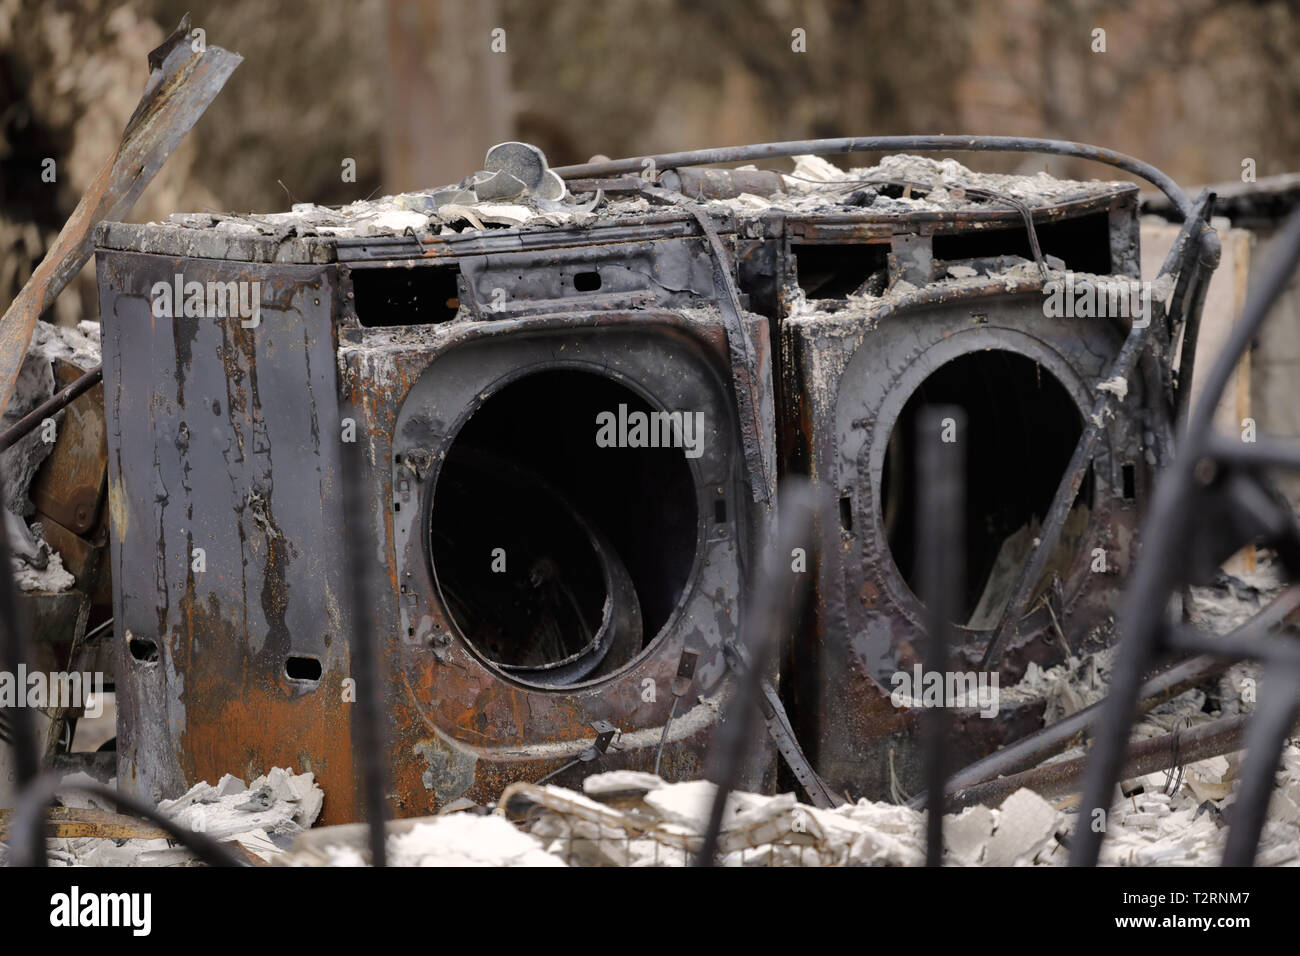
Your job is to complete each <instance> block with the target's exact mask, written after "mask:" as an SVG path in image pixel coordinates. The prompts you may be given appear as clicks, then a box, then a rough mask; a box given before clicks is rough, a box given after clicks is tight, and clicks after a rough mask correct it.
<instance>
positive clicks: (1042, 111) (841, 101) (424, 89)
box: [0, 0, 1300, 323]
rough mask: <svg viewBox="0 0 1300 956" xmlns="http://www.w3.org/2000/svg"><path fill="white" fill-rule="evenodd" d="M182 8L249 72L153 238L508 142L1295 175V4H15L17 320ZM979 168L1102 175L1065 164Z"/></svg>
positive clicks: (452, 167)
mask: <svg viewBox="0 0 1300 956" xmlns="http://www.w3.org/2000/svg"><path fill="white" fill-rule="evenodd" d="M187 11H189V12H190V13H191V15H192V17H193V22H194V25H195V26H198V27H202V28H203V29H204V30H205V31H206V33H207V41H208V42H209V43H212V44H216V45H219V46H224V47H226V48H227V49H230V50H234V51H236V52H238V53H240V54H242V55H243V57H244V64H243V65H242V66H241V67H240V68H239V70H238V71H236V73H235V75H234V77H233V78H232V79H231V81H230V83H229V84H228V86H227V87H226V89H225V90H224V91H223V92H222V94H221V95H220V96H219V97H218V98H217V100H216V102H215V103H214V104H213V106H212V107H211V108H210V109H209V110H208V111H207V113H206V115H205V116H204V117H203V118H202V119H201V120H200V121H199V123H198V125H197V126H196V127H195V130H194V132H193V133H192V134H191V135H190V136H189V137H187V138H186V140H185V141H184V142H183V143H182V145H181V147H180V149H179V150H178V151H177V153H176V154H175V155H174V156H173V157H172V158H171V160H170V161H169V162H168V164H167V165H166V166H165V167H164V168H163V170H162V172H161V174H160V175H159V176H158V178H157V180H156V181H155V182H154V183H153V184H152V185H151V186H150V188H149V189H148V191H147V192H146V193H145V194H144V196H143V198H142V199H141V200H140V201H139V202H138V203H137V205H136V207H135V210H134V213H133V215H132V218H133V219H136V220H139V221H147V220H151V219H158V218H161V217H162V216H164V215H166V214H167V213H169V212H173V211H189V210H202V209H229V210H236V211H239V210H269V209H277V208H287V207H288V205H289V204H290V202H292V201H300V202H317V203H327V204H333V203H344V202H349V201H351V200H354V199H359V198H363V197H366V196H368V195H370V194H372V193H390V192H395V191H401V190H409V189H418V188H424V187H429V186H436V185H443V184H445V183H448V182H454V181H457V180H459V179H461V178H462V177H463V176H465V175H466V174H468V173H470V172H472V171H473V170H475V169H477V168H478V167H479V165H480V163H481V162H482V157H483V154H484V151H485V150H486V148H487V147H488V146H490V145H492V144H493V143H496V142H499V141H502V140H506V139H522V140H526V141H529V142H534V143H536V144H538V145H539V146H541V147H542V148H543V149H544V150H545V151H546V153H547V155H548V157H549V158H550V160H551V163H552V164H553V165H561V164H564V163H572V162H579V161H582V160H585V159H587V158H588V157H589V156H591V155H593V154H595V153H604V154H606V155H609V156H621V155H633V154H637V153H641V152H651V151H666V150H675V149H686V148H690V147H698V146H718V145H728V144H735V143H742V142H749V141H760V140H776V139H795V138H803V137H826V136H845V135H866V134H887V133H918V132H946V133H955V132H972V133H975V132H978V133H1002V134H1023V135H1034V136H1049V137H1061V138H1068V139H1075V140H1083V141H1087V142H1092V143H1098V144H1101V145H1105V146H1109V147H1113V148H1115V149H1119V150H1122V151H1125V152H1129V153H1133V154H1135V155H1137V156H1140V157H1142V158H1143V159H1146V160H1148V161H1151V162H1153V163H1155V164H1156V165H1158V166H1160V167H1162V168H1164V169H1165V170H1167V171H1168V172H1169V173H1171V174H1172V175H1173V176H1174V177H1175V178H1176V179H1177V180H1178V181H1179V182H1181V183H1183V184H1185V185H1187V186H1192V185H1196V184H1201V183H1208V182H1217V181H1223V180H1239V179H1240V176H1241V164H1242V160H1243V159H1245V158H1247V157H1249V158H1252V159H1254V160H1255V161H1256V164H1257V168H1256V172H1257V175H1258V176H1259V177H1261V178H1262V177H1264V176H1268V175H1270V174H1275V173H1282V172H1287V171H1291V170H1296V169H1300V124H1297V123H1294V122H1292V121H1291V120H1290V118H1291V117H1294V116H1295V115H1296V114H1297V113H1300V69H1297V62H1296V61H1297V54H1296V51H1297V49H1300V2H1288V0H1183V2H1178V0H1143V2H1136V0H1005V2H996V3H995V2H976V3H966V2H959V0H907V2H872V3H866V2H855V0H755V2H749V3H734V2H724V0H610V2H608V3H591V2H588V0H557V2H546V3H542V2H533V0H473V2H471V0H356V2H343V0H337V2H336V0H323V2H319V3H310V4H307V3H303V4H285V5H268V4H266V3H263V2H260V0H224V2H221V3H211V4H208V3H202V2H187V0H128V2H121V0H76V2H61V0H0V307H3V306H7V305H8V303H9V301H10V300H11V298H12V297H13V295H14V293H15V292H16V291H17V289H18V288H20V287H21V285H22V283H23V282H24V281H25V280H26V278H27V277H28V275H30V273H31V270H32V269H33V268H34V267H35V265H36V263H37V262H38V261H39V260H40V258H41V256H42V255H43V253H44V249H45V247H46V245H47V244H48V243H49V241H50V240H51V239H52V238H53V236H54V234H55V233H56V232H57V230H58V229H59V227H60V226H61V225H62V223H63V221H64V219H65V218H66V217H67V215H68V214H69V213H70V212H71V210H72V208H73V207H74V206H75V204H76V202H77V199H78V197H79V196H80V195H81V193H82V191H83V190H84V189H85V187H86V186H87V184H88V183H89V181H90V179H91V178H92V177H93V175H94V174H95V172H96V171H97V169H98V167H99V165H100V164H101V163H102V162H103V161H104V159H105V158H106V157H107V156H109V155H110V154H111V153H112V151H113V149H114V147H115V145H116V143H117V140H118V138H119V136H120V135H121V132H122V128H123V126H124V125H125V123H126V120H127V117H128V116H129V114H130V112H131V110H132V109H133V108H134V105H135V103H136V101H137V99H138V98H139V95H140V92H141V90H142V88H143V85H144V81H145V78H146V75H147V68H146V62H145V60H146V55H147V53H148V51H149V50H150V49H152V48H153V47H154V46H155V45H157V44H158V43H159V42H160V41H161V40H162V39H163V37H164V36H165V35H166V34H167V33H168V32H170V30H171V29H172V28H174V27H175V25H176V23H177V22H178V21H179V20H180V18H181V16H182V15H183V14H184V13H186V12H187ZM796 29H800V30H802V31H804V43H805V45H806V52H802V53H801V52H795V51H794V50H793V49H792V43H793V42H794V41H793V39H792V31H794V30H796ZM1097 29H1102V30H1104V31H1105V52H1094V49H1093V48H1094V46H1096V39H1095V36H1094V32H1093V31H1094V30H1097ZM498 30H503V31H504V34H501V33H496V34H494V31H498ZM494 38H495V39H496V46H497V47H498V48H499V47H501V46H502V45H503V44H504V48H505V49H504V52H494V51H493V49H492V45H493V41H494ZM47 158H53V159H54V160H55V161H56V163H57V166H56V169H57V179H56V181H55V182H54V183H46V182H43V181H42V178H41V172H42V163H43V162H44V160H45V159H47ZM347 158H351V159H354V160H355V164H356V179H355V182H347V181H344V179H343V176H342V175H341V169H342V166H343V162H344V160H345V159H347ZM967 161H970V160H969V158H967ZM977 162H978V164H979V165H980V166H981V167H982V168H987V169H1001V170H1011V169H1016V168H1024V169H1038V168H1043V167H1044V165H1045V166H1046V168H1048V169H1049V171H1050V172H1052V173H1056V174H1062V175H1077V176H1083V177H1089V176H1096V175H1101V173H1100V172H1099V171H1098V167H1093V166H1090V165H1089V164H1086V163H1079V164H1074V163H1071V162H1069V161H1067V160H1063V159H1057V158H1054V159H1052V160H1051V161H1050V162H1045V160H1044V159H1043V158H1041V157H1030V158H1026V157H1023V156H985V157H980V158H979V160H978V161H977ZM281 183H282V184H283V185H281ZM91 268H93V267H91V266H88V267H87V272H88V273H89V270H90V269H91ZM76 292H77V293H78V294H65V295H64V296H62V297H61V298H60V299H59V301H58V303H57V305H56V307H55V315H52V316H49V317H48V318H51V319H54V320H55V321H58V322H60V323H67V322H72V321H75V320H77V319H79V318H93V317H94V316H95V306H94V301H93V295H94V292H93V284H92V283H90V282H89V281H87V276H83V277H82V282H80V283H79V285H78V287H77V290H76Z"/></svg>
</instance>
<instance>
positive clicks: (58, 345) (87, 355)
mask: <svg viewBox="0 0 1300 956" xmlns="http://www.w3.org/2000/svg"><path fill="white" fill-rule="evenodd" d="M99 335H100V329H99V323H98V322H95V321H91V320H89V319H87V320H84V321H81V322H78V323H77V324H76V325H71V326H69V325H51V324H50V323H49V322H37V323H36V330H35V331H34V332H33V333H32V344H31V346H30V347H29V348H28V350H27V351H28V354H33V353H35V354H37V355H41V356H43V357H44V358H45V359H46V360H47V361H49V362H53V361H54V360H55V359H63V360H64V361H66V362H70V363H72V364H73V365H75V366H77V368H79V369H81V370H82V371H85V372H89V371H90V370H91V369H93V368H94V367H95V366H96V365H98V364H99V363H100V361H101V359H102V355H101V349H100V342H99Z"/></svg>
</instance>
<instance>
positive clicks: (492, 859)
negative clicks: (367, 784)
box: [275, 813, 566, 867]
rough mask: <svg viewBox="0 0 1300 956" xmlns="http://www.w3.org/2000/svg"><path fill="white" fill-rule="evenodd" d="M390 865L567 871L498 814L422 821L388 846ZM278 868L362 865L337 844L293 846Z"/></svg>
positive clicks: (352, 850) (350, 847)
mask: <svg viewBox="0 0 1300 956" xmlns="http://www.w3.org/2000/svg"><path fill="white" fill-rule="evenodd" d="M387 851H388V858H387V863H388V865H389V866H548V867H549V866H565V865H566V864H565V862H564V861H563V860H562V859H560V858H559V857H558V856H555V855H553V854H551V853H547V852H546V850H545V849H544V848H543V846H542V842H541V841H540V840H538V839H537V838H536V837H533V836H530V835H529V834H527V833H525V832H524V831H522V830H519V829H518V828H516V827H515V826H514V825H513V824H511V823H510V822H509V821H508V820H507V819H506V818H505V816H504V815H502V814H495V813H494V814H488V815H486V816H479V815H478V814H474V813H452V814H448V815H447V816H439V817H431V818H428V819H423V820H421V821H419V822H418V823H416V824H415V825H414V826H412V827H411V828H410V829H407V830H405V831H404V832H400V833H394V834H392V835H390V836H389V837H388V843H387ZM275 863H276V864H277V865H282V866H366V865H367V856H366V854H364V853H363V852H362V850H361V849H360V847H358V846H356V845H354V844H352V843H345V842H340V843H339V844H329V843H326V844H325V845H323V846H320V847H313V848H310V849H300V848H298V847H295V848H294V849H293V850H292V851H291V852H290V853H288V854H286V855H285V856H284V857H282V858H279V859H277V860H275Z"/></svg>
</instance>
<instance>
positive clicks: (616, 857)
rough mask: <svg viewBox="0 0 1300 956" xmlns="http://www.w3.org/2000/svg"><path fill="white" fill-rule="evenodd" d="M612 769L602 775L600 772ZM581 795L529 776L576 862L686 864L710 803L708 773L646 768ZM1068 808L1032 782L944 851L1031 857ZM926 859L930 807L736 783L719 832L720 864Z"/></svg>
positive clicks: (1051, 845)
mask: <svg viewBox="0 0 1300 956" xmlns="http://www.w3.org/2000/svg"><path fill="white" fill-rule="evenodd" d="M604 778H609V779H604ZM583 789H584V790H585V791H587V793H588V794H607V795H610V796H611V797H615V798H614V799H611V800H610V802H608V803H601V802H598V801H596V800H593V799H591V798H590V797H589V796H584V795H582V794H578V793H575V792H573V791H570V790H565V789H564V788H561V787H552V786H548V787H531V786H528V787H527V795H528V798H529V799H530V800H531V801H532V802H534V803H535V804H537V805H538V806H540V807H542V808H544V812H543V813H542V815H541V816H540V817H538V818H537V819H536V821H535V822H533V823H532V824H531V826H530V832H531V833H532V835H533V836H534V837H540V838H541V839H542V840H543V841H545V843H546V848H547V851H548V852H549V853H551V854H554V855H556V856H558V857H560V858H562V859H563V860H565V861H566V862H568V863H570V864H571V865H576V866H583V865H588V866H609V865H615V866H684V865H689V864H690V863H691V861H692V860H693V858H694V855H695V854H696V853H698V852H699V849H700V846H701V844H702V841H703V835H704V831H705V829H706V826H707V822H708V815H709V810H710V807H711V805H712V802H713V798H714V794H715V789H714V785H713V784H711V783H709V782H707V781H701V780H696V781H689V782H685V783H667V782H665V781H663V780H660V779H659V778H657V777H654V776H653V775H650V774H637V775H635V779H633V778H631V777H629V776H628V775H627V774H626V772H616V773H611V774H598V775H595V776H593V777H588V778H587V780H586V781H584V783H583ZM1063 829H1064V816H1063V815H1062V814H1061V813H1059V812H1058V811H1057V810H1056V809H1054V808H1053V807H1052V806H1051V805H1050V804H1048V803H1047V802H1046V801H1044V800H1043V799H1042V798H1041V797H1039V796H1037V795H1036V794H1033V793H1031V792H1029V791H1027V790H1021V791H1018V792H1017V793H1015V794H1012V796H1010V797H1008V798H1007V800H1006V801H1005V802H1004V803H1003V806H1002V807H1001V808H999V809H990V808H988V807H982V806H981V807H971V808H968V809H966V810H963V811H962V812H961V813H959V814H949V815H948V816H947V817H946V819H945V823H944V833H945V846H946V860H947V862H948V863H949V864H951V865H956V866H978V865H1002V866H1013V865H1019V866H1026V865H1031V864H1034V863H1042V862H1045V860H1046V859H1047V857H1049V856H1050V855H1051V854H1053V853H1054V852H1055V851H1056V850H1057V847H1058V844H1057V839H1056V834H1057V833H1058V832H1062V831H1063ZM924 859H925V814H924V813H923V812H919V811H916V810H912V809H910V808H909V807H906V806H899V805H896V804H892V803H884V802H873V801H870V800H859V801H858V802H857V803H854V804H847V805H845V806H841V807H838V808H836V809H834V810H823V809H818V808H816V807H812V806H808V805H807V804H802V803H799V802H798V801H797V800H796V799H795V796H794V794H792V793H784V794H779V795H777V796H763V795H760V794H754V793H731V794H729V795H728V797H727V805H726V809H725V811H724V815H723V827H722V831H721V835H720V837H719V862H720V863H721V864H722V865H723V866H862V865H866V866H919V865H921V864H922V863H923V862H924Z"/></svg>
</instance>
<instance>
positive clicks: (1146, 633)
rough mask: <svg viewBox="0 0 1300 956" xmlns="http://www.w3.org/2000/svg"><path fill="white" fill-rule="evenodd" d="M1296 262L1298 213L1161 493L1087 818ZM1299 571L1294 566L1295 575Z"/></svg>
mask: <svg viewBox="0 0 1300 956" xmlns="http://www.w3.org/2000/svg"><path fill="white" fill-rule="evenodd" d="M1297 264H1300V213H1294V214H1292V215H1291V217H1290V218H1289V219H1288V220H1287V223H1286V225H1285V226H1284V227H1283V231H1282V234H1281V236H1280V241H1279V243H1278V252H1277V253H1276V254H1275V255H1274V258H1273V260H1272V261H1271V262H1270V263H1269V266H1268V269H1267V271H1265V273H1264V275H1263V278H1262V280H1261V282H1260V283H1259V285H1258V286H1256V289H1255V292H1254V294H1253V295H1252V296H1251V297H1250V299H1249V300H1248V302H1247V303H1246V307H1245V309H1244V310H1243V313H1242V317H1241V320H1240V321H1239V322H1237V324H1236V325H1234V326H1233V328H1232V331H1231V333H1230V334H1229V336H1228V341H1227V342H1226V343H1225V345H1224V348H1223V350H1222V351H1221V352H1220V353H1219V356H1218V357H1217V359H1216V360H1215V362H1214V365H1213V366H1212V367H1211V368H1210V372H1209V375H1208V376H1207V377H1206V382H1205V386H1204V390H1203V391H1202V393H1201V396H1200V401H1199V402H1198V403H1197V405H1196V407H1195V409H1194V410H1193V412H1192V415H1191V420H1190V423H1189V425H1188V429H1187V434H1186V436H1185V438H1184V445H1183V448H1182V449H1181V452H1180V454H1179V456H1178V457H1177V458H1176V459H1175V461H1174V462H1173V463H1172V464H1171V466H1170V468H1169V470H1168V471H1167V472H1165V474H1164V476H1163V477H1162V479H1161V480H1160V482H1159V483H1158V485H1157V487H1156V493H1155V496H1154V500H1153V502H1152V508H1151V512H1150V514H1149V515H1148V516H1147V520H1146V522H1145V525H1144V538H1145V544H1144V546H1143V553H1142V559H1141V560H1140V561H1139V562H1138V564H1137V568H1136V572H1135V575H1134V579H1133V584H1132V585H1131V587H1130V588H1129V591H1128V594H1127V595H1126V597H1125V601H1124V606H1123V608H1122V610H1121V614H1120V633H1121V634H1122V635H1123V639H1122V640H1121V642H1120V645H1119V652H1118V654H1117V657H1116V661H1115V668H1114V676H1113V679H1112V683H1111V687H1110V693H1109V695H1108V696H1107V699H1106V706H1105V707H1104V708H1103V710H1102V714H1101V720H1100V721H1099V725H1098V734H1097V738H1096V741H1095V742H1094V744H1093V751H1092V757H1091V760H1090V762H1089V765H1088V771H1087V777H1086V780H1085V784H1086V786H1085V789H1084V799H1083V802H1082V803H1081V805H1080V819H1081V820H1088V819H1090V818H1091V815H1092V812H1093V811H1095V810H1101V811H1102V812H1103V813H1104V812H1105V811H1106V810H1107V809H1108V808H1109V807H1110V800H1111V793H1112V788H1113V787H1114V784H1115V780H1116V778H1117V776H1118V775H1119V773H1120V770H1121V765H1122V764H1123V761H1124V750H1125V745H1126V743H1127V740H1128V732H1129V726H1130V724H1131V723H1132V719H1133V711H1134V707H1135V704H1136V702H1137V698H1138V694H1139V691H1140V684H1141V679H1142V678H1141V674H1142V671H1143V669H1144V668H1145V667H1146V666H1147V665H1148V662H1149V661H1150V660H1151V658H1152V657H1153V656H1154V655H1155V654H1156V653H1157V651H1158V650H1159V648H1160V645H1161V643H1162V636H1163V629H1164V614H1165V604H1166V600H1167V597H1168V595H1170V594H1171V593H1173V592H1174V590H1175V589H1176V588H1177V587H1178V584H1179V578H1180V570H1181V564H1182V562H1181V561H1180V560H1179V559H1180V558H1181V557H1182V556H1183V555H1185V554H1186V552H1187V550H1188V547H1189V545H1190V544H1191V542H1192V538H1193V530H1194V525H1193V521H1194V520H1195V518H1194V516H1193V515H1192V514H1191V513H1190V511H1189V503H1190V502H1192V501H1193V500H1194V495H1195V494H1196V489H1197V482H1198V478H1197V469H1198V466H1200V465H1201V463H1202V461H1203V460H1204V459H1205V458H1206V454H1207V452H1208V451H1209V450H1210V439H1211V434H1212V431H1211V428H1212V422H1213V415H1214V409H1215V408H1216V406H1217V405H1218V402H1219V399H1220V398H1221V397H1222V395H1223V392H1224V389H1225V388H1226V387H1227V383H1228V379H1229V377H1230V376H1231V375H1232V371H1233V369H1234V368H1236V365H1237V362H1238V361H1239V360H1240V358H1241V356H1242V354H1243V353H1244V352H1245V351H1246V349H1247V348H1249V346H1250V343H1251V341H1252V340H1253V339H1254V338H1255V335H1256V334H1257V332H1258V331H1259V327H1260V326H1261V325H1262V324H1263V322H1264V320H1265V319H1266V318H1267V317H1268V314H1269V312H1270V311H1271V310H1272V307H1273V304H1274V303H1275V302H1276V301H1277V299H1278V298H1279V296H1281V294H1282V292H1283V291H1284V290H1285V289H1286V287H1287V285H1288V284H1289V283H1290V280H1291V276H1292V274H1293V273H1294V272H1295V270H1296V266H1297ZM1212 464H1213V463H1212V462H1211V466H1212ZM1298 570H1300V569H1297V568H1294V567H1288V571H1289V572H1290V573H1291V574H1292V575H1293V576H1294V575H1296V573H1297V571H1298ZM1235 822H1236V824H1237V825H1242V823H1243V822H1245V821H1243V820H1242V819H1240V818H1239V819H1238V820H1237V821H1235ZM1102 836H1103V834H1102V833H1100V832H1097V831H1095V830H1093V828H1092V827H1090V826H1080V827H1076V829H1075V834H1074V838H1073V840H1072V841H1071V848H1070V863H1071V864H1072V865H1075V866H1092V865H1095V864H1096V862H1097V857H1098V854H1099V853H1100V851H1101V840H1102ZM1252 849H1253V847H1252Z"/></svg>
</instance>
